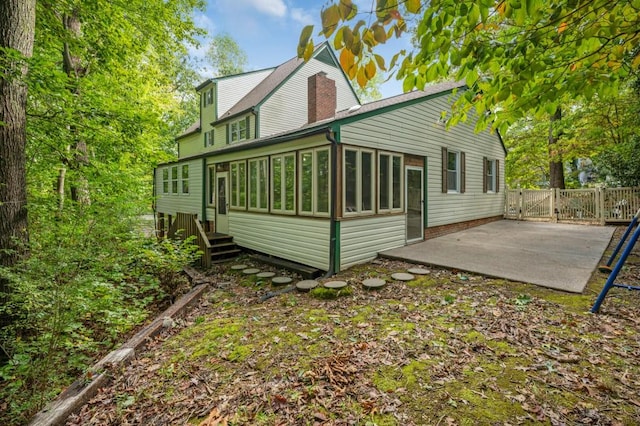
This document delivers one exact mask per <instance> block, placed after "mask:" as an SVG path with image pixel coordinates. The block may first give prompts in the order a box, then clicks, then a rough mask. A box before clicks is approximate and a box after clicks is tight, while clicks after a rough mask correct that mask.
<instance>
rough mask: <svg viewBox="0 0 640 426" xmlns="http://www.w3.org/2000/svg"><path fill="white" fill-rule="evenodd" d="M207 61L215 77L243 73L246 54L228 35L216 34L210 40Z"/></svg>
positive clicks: (245, 64)
mask: <svg viewBox="0 0 640 426" xmlns="http://www.w3.org/2000/svg"><path fill="white" fill-rule="evenodd" d="M207 60H208V61H209V63H210V64H211V65H212V66H213V68H215V70H216V71H215V74H216V76H217V77H222V76H225V75H233V74H240V73H243V72H244V69H245V67H246V66H247V54H246V53H245V51H244V50H242V48H241V47H240V46H238V43H236V41H235V40H234V39H233V37H231V36H230V35H229V34H218V35H216V36H215V37H214V38H213V40H211V44H209V49H208V50H207Z"/></svg>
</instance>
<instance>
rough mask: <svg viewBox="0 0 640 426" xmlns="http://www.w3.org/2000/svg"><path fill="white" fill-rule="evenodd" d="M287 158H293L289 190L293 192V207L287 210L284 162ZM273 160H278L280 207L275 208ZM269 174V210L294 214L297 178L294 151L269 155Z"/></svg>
mask: <svg viewBox="0 0 640 426" xmlns="http://www.w3.org/2000/svg"><path fill="white" fill-rule="evenodd" d="M287 158H292V159H293V181H292V182H293V188H291V192H293V207H292V208H291V209H290V210H287V208H286V205H287V169H286V163H287ZM275 160H280V208H279V209H276V208H275V207H274V204H275V201H276V198H275V187H274V182H275V175H274V172H275V167H274V166H273V163H274V161H275ZM270 176H271V182H270V185H269V186H270V188H269V193H270V194H271V200H270V201H271V203H270V204H271V206H270V210H271V212H272V213H279V214H289V215H294V214H296V205H297V204H296V202H297V197H296V192H297V191H296V179H297V176H298V174H297V170H296V153H295V152H287V153H283V154H278V155H272V156H271V170H270Z"/></svg>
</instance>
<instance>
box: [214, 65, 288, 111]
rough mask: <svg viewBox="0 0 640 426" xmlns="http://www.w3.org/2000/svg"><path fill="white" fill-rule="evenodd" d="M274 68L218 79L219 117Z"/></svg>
mask: <svg viewBox="0 0 640 426" xmlns="http://www.w3.org/2000/svg"><path fill="white" fill-rule="evenodd" d="M274 69H275V68H269V69H266V70H261V71H256V72H249V73H246V74H240V75H237V76H233V77H226V78H222V79H220V80H218V82H217V84H218V99H217V101H218V117H220V116H222V115H223V114H224V113H225V112H227V111H229V109H231V107H232V106H234V105H235V104H237V103H238V101H239V100H240V99H242V98H244V97H245V96H246V95H247V93H249V92H250V91H252V90H253V89H254V88H255V87H256V86H257V85H258V84H260V82H261V81H262V80H264V79H265V78H266V77H267V76H268V75H269V74H271V73H272V72H273V70H274Z"/></svg>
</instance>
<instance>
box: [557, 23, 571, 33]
mask: <svg viewBox="0 0 640 426" xmlns="http://www.w3.org/2000/svg"><path fill="white" fill-rule="evenodd" d="M568 26H569V24H567V23H566V22H563V23H561V24H560V26H559V27H558V34H561V33H563V32H564V31H565V30H566V29H567V27H568Z"/></svg>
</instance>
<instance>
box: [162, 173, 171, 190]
mask: <svg viewBox="0 0 640 426" xmlns="http://www.w3.org/2000/svg"><path fill="white" fill-rule="evenodd" d="M162 193H163V194H168V193H169V169H168V168H167V167H165V168H164V169H162Z"/></svg>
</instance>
